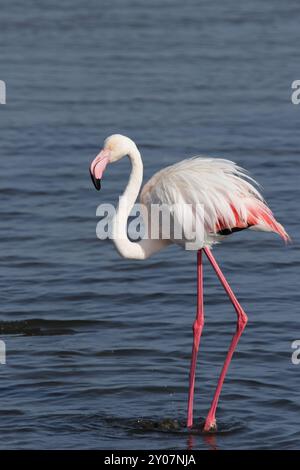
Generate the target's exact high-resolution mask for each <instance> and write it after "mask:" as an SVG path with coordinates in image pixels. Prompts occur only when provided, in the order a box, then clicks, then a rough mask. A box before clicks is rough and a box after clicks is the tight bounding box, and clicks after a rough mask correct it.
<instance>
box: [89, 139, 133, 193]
mask: <svg viewBox="0 0 300 470" xmlns="http://www.w3.org/2000/svg"><path fill="white" fill-rule="evenodd" d="M133 148H136V145H135V143H134V142H133V141H132V140H131V139H129V137H125V136H124V135H120V134H113V135H111V136H110V137H107V139H105V141H104V146H103V149H102V150H101V151H100V152H99V153H98V155H97V156H96V158H94V160H93V161H92V163H91V165H90V174H91V178H92V181H93V183H94V186H95V188H96V189H97V191H99V190H100V189H101V179H102V175H103V173H104V170H105V168H106V166H107V164H108V163H113V162H117V161H118V160H120V159H121V158H123V157H124V156H125V155H129V154H130V153H131V151H132V150H133Z"/></svg>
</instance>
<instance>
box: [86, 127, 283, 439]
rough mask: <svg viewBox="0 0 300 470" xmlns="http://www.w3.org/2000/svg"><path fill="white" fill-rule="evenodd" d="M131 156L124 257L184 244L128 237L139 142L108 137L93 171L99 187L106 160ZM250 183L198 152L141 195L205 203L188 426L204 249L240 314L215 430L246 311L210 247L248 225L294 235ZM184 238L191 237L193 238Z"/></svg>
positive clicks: (117, 231) (121, 218)
mask: <svg viewBox="0 0 300 470" xmlns="http://www.w3.org/2000/svg"><path fill="white" fill-rule="evenodd" d="M126 155H127V156H128V157H129V160H130V162H131V173H130V178H129V181H128V184H127V186H126V189H125V191H124V193H123V195H122V197H120V201H119V205H118V209H117V212H116V215H115V217H114V221H113V227H114V228H113V240H114V243H115V246H116V248H117V250H118V252H119V253H120V255H121V256H123V257H124V258H130V259H140V260H142V259H146V258H148V257H149V256H151V255H152V254H153V253H156V252H157V251H159V250H160V249H162V248H164V247H166V246H168V245H169V244H171V243H176V244H181V245H182V240H181V241H179V240H177V239H172V238H170V239H168V240H164V239H159V240H153V239H149V238H148V239H143V240H141V241H139V242H132V241H130V240H129V239H128V236H127V219H128V216H129V214H130V212H131V210H132V207H133V205H134V203H135V202H136V199H137V196H138V194H139V191H140V188H141V185H142V179H143V163H142V158H141V154H140V152H139V150H138V148H137V146H136V145H135V143H134V142H133V141H132V140H131V139H129V138H128V137H125V136H122V135H119V134H115V135H112V136H110V137H108V138H107V139H106V140H105V142H104V147H103V149H102V150H101V152H100V153H99V154H98V155H97V157H96V158H95V159H94V160H93V162H92V163H91V166H90V173H91V177H92V180H93V183H94V185H95V187H96V189H97V190H99V189H100V187H101V178H102V174H103V172H104V170H105V167H106V165H107V164H108V163H113V162H116V161H118V160H120V159H121V158H123V157H124V156H126ZM251 183H255V182H254V180H252V179H251V178H250V177H249V176H247V175H246V173H245V171H244V170H243V169H242V168H239V167H238V166H237V165H236V164H235V163H233V162H231V161H228V160H224V159H212V158H203V157H194V158H191V159H187V160H183V161H181V162H179V163H177V164H175V165H172V166H169V167H167V168H164V169H163V170H161V171H159V172H158V173H156V174H155V175H154V176H152V178H151V179H150V180H149V181H148V182H147V183H146V185H145V186H144V187H143V189H142V191H141V196H140V200H141V202H142V204H144V205H145V206H146V207H148V208H150V206H151V204H161V205H163V204H167V205H168V206H174V205H176V206H177V207H178V205H179V207H180V205H182V204H183V203H186V204H192V206H193V207H196V205H197V204H198V205H199V204H202V205H203V207H204V213H202V214H203V219H202V222H203V226H204V234H203V237H202V239H201V243H200V244H198V246H197V247H196V248H195V249H197V250H198V253H197V274H198V282H197V313H196V319H195V322H194V324H193V334H194V341H193V349H192V359H191V366H190V380H189V398H188V415H187V426H188V427H192V425H193V400H194V385H195V368H196V360H197V353H198V349H199V344H200V337H201V333H202V329H203V324H204V310H203V283H202V279H203V276H202V252H204V253H205V255H206V256H207V258H208V260H209V261H210V263H211V265H212V266H213V268H214V270H215V272H216V274H217V276H218V278H219V280H220V281H221V283H222V285H223V287H224V289H225V291H226V292H227V294H228V296H229V298H230V300H231V302H232V304H233V306H234V308H235V310H236V313H237V327H236V332H235V334H234V335H233V338H232V341H231V344H230V347H229V350H228V353H227V356H226V359H225V362H224V365H223V369H222V371H221V374H220V378H219V381H218V385H217V388H216V392H215V394H214V397H213V400H212V404H211V407H210V410H209V412H208V415H207V418H206V421H205V425H204V430H205V431H213V430H214V429H216V416H215V415H216V408H217V404H218V400H219V396H220V393H221V389H222V385H223V382H224V379H225V375H226V372H227V369H228V367H229V364H230V361H231V358H232V355H233V353H234V350H235V348H236V346H237V343H238V341H239V338H240V336H241V334H242V332H243V330H244V328H245V326H246V323H247V315H246V314H245V312H244V310H243V309H242V307H241V305H240V304H239V302H238V300H237V298H236V297H235V295H234V293H233V291H232V290H231V288H230V286H229V284H228V282H227V281H226V279H225V277H224V275H223V273H222V271H221V269H220V267H219V266H218V264H217V262H216V260H215V258H214V256H213V255H212V252H211V246H212V245H213V244H215V243H217V242H219V241H220V240H222V239H224V238H226V236H228V235H229V234H231V233H233V232H235V231H239V230H243V229H247V228H250V229H252V230H261V231H266V232H276V233H278V234H279V235H280V236H281V237H282V238H283V239H284V240H285V241H286V242H287V241H288V240H289V236H288V234H287V233H286V231H285V229H284V228H283V226H282V225H280V224H279V223H278V222H277V221H276V220H275V218H274V216H273V214H272V212H271V210H270V209H269V207H268V206H267V205H266V203H265V202H264V200H263V198H262V196H261V194H260V193H259V192H258V190H257V189H256V188H255V187H254V186H253V184H251ZM193 216H194V217H195V218H196V217H197V216H198V214H197V210H194V212H193ZM179 220H180V221H181V222H182V224H184V219H183V218H180V216H179ZM185 228H186V232H188V231H189V228H190V227H183V234H184V233H185ZM183 241H184V242H185V241H186V242H188V241H190V238H187V239H186V240H183Z"/></svg>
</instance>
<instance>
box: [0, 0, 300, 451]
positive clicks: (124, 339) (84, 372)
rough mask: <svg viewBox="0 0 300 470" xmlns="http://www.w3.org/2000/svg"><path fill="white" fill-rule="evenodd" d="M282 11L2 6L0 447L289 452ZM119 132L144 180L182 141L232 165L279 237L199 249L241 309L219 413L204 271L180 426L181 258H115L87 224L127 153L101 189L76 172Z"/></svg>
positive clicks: (293, 334)
mask: <svg viewBox="0 0 300 470" xmlns="http://www.w3.org/2000/svg"><path fill="white" fill-rule="evenodd" d="M299 13H300V6H299V3H298V2H297V1H296V0H294V1H293V0H290V1H288V2H285V3H284V4H283V3H282V2H280V1H279V0H276V1H273V2H272V3H269V4H266V3H264V4H262V3H261V2H260V1H258V0H252V1H251V2H248V3H247V4H245V3H241V2H238V1H233V0H230V1H227V2H217V3H215V2H214V3H212V2H209V1H203V2H201V3H199V2H198V1H196V0H194V1H189V2H186V3H185V4H184V5H183V4H182V2H180V1H179V0H176V1H175V0H173V1H165V2H159V1H158V0H156V1H149V2H139V1H137V0H135V1H133V0H132V1H127V2H124V1H123V0H122V1H121V0H118V1H111V0H110V1H108V0H107V1H102V2H98V1H96V0H90V1H88V2H84V3H83V2H79V1H78V0H72V1H71V0H66V1H64V2H58V1H53V2H39V3H37V2H34V1H32V0H31V1H28V2H26V5H25V3H24V2H21V1H20V0H11V1H10V2H9V3H7V4H6V6H5V7H3V8H2V11H1V17H0V30H1V44H0V50H1V72H0V79H1V80H5V81H6V83H7V105H6V106H1V107H0V129H1V130H0V133H1V175H0V178H1V180H0V193H1V219H0V236H1V249H2V250H1V278H0V292H1V323H0V337H1V339H2V340H5V342H6V346H7V364H6V365H5V366H4V365H1V367H0V374H1V381H0V404H1V406H0V415H1V420H0V432H1V441H0V442H1V444H0V447H1V448H2V449H14V448H18V449H28V448H35V449H55V448H59V449H77V448H82V449H96V448H98V449H103V448H108V449H114V448H119V449H134V448H146V449H153V448H160V449H187V448H191V449H210V448H217V449H232V448H235V449H244V448H251V449H254V448H255V449H257V448H266V449H274V448H282V449H295V448H299V444H300V420H299V415H300V414H299V411H300V396H299V380H300V366H296V365H293V364H292V362H291V353H292V349H291V343H292V341H293V340H295V339H299V338H300V331H299V325H300V323H299V309H298V308H297V304H299V287H298V283H297V277H298V273H299V266H300V256H299V249H298V246H299V245H298V242H299V236H298V234H299V221H298V220H299V218H298V212H299V211H298V201H299V196H300V193H299V174H298V168H299V147H300V134H299V123H300V107H297V106H295V105H292V104H291V100H290V95H291V89H290V86H291V83H292V81H293V80H295V79H299V78H300V77H299V67H298V61H297V57H298V43H299V21H298V17H299ZM113 132H121V133H124V134H127V135H129V136H131V137H132V138H134V139H135V140H136V142H137V143H138V145H139V146H140V149H141V151H142V154H143V156H144V164H145V177H146V178H148V177H150V176H151V175H152V174H153V173H154V172H155V171H156V170H158V169H159V168H161V167H163V166H165V165H167V164H170V163H173V162H176V161H179V160H180V159H182V158H184V157H186V156H190V155H194V154H197V153H207V154H209V155H214V156H219V157H225V158H232V159H233V160H235V161H236V162H238V163H239V164H240V165H243V166H245V167H246V168H248V169H249V170H250V171H251V173H252V174H253V175H254V177H255V178H257V179H258V180H259V181H260V183H261V184H262V185H263V187H264V194H265V196H266V199H267V200H268V202H269V203H270V206H271V207H272V209H273V210H274V212H275V214H276V216H277V217H278V219H279V220H280V221H281V222H282V223H283V224H284V225H285V226H286V228H287V230H288V232H289V233H290V235H291V236H292V237H293V239H294V244H293V245H292V246H290V247H288V248H285V246H284V245H283V244H282V243H281V241H280V240H279V239H278V238H277V237H276V236H275V235H271V234H260V233H253V232H252V233H251V232H249V233H239V234H236V235H234V236H232V238H231V239H230V240H227V241H226V243H224V244H223V245H222V246H220V247H216V249H215V250H214V252H215V256H216V257H217V259H218V260H219V261H220V264H221V266H222V267H223V268H224V272H225V273H226V274H227V275H228V279H229V280H230V282H231V283H232V287H233V288H234V290H235V291H236V293H237V295H238V297H239V299H240V301H241V303H242V304H243V306H244V308H245V310H246V312H247V313H248V315H249V323H248V326H247V329H246V331H245V333H244V335H243V336H242V339H241V342H240V344H239V347H238V351H237V353H236V355H235V357H234V360H233V362H232V365H231V367H230V370H229V374H228V377H227V379H226V382H225V385H224V388H223V392H222V395H221V401H220V406H219V409H218V414H217V418H218V423H219V432H218V433H217V434H215V435H214V436H205V435H203V434H202V432H201V426H202V423H203V420H204V418H205V416H206V413H207V411H208V408H209V404H210V401H211V399H212V394H213V391H214V387H215V385H216V381H217V376H218V373H219V372H220V368H221V364H222V361H223V359H224V357H225V352H226V350H227V348H228V345H229V342H230V337H231V334H232V333H233V332H234V329H235V323H234V322H235V314H234V311H233V310H232V307H231V305H230V304H229V302H228V300H227V299H226V297H225V295H224V293H223V291H222V288H221V287H220V286H219V283H218V281H217V279H216V278H215V276H214V274H213V272H212V269H211V268H210V267H209V266H208V265H207V263H206V264H205V268H204V269H205V314H206V324H205V329H204V333H203V339H202V342H201V349H200V354H199V362H198V371H197V383H196V401H195V414H196V421H195V430H194V431H193V432H192V433H190V432H187V431H186V429H185V428H184V420H185V414H186V401H187V387H188V368H189V359H190V352H191V342H192V334H191V325H192V322H193V319H194V315H195V301H196V298H195V288H196V278H195V253H187V252H183V251H181V250H180V249H179V248H177V247H173V248H170V249H169V250H166V252H162V253H160V254H158V255H156V256H155V257H153V258H152V259H150V260H147V261H146V262H136V261H127V260H122V259H120V258H119V257H118V255H117V253H116V252H115V250H114V248H113V246H112V244H111V243H110V242H108V241H107V242H101V241H100V240H97V238H96V236H95V228H96V224H97V221H98V219H97V217H96V215H95V210H96V206H97V205H98V204H99V203H100V202H112V203H115V202H116V201H117V197H118V195H119V193H120V192H121V191H122V189H123V187H124V185H125V184H126V181H127V178H128V171H129V167H128V162H126V161H124V162H120V163H119V164H117V165H114V166H112V167H111V168H109V170H107V172H106V175H105V179H104V181H103V189H102V191H101V193H100V194H99V193H96V191H95V190H94V188H93V187H92V184H91V181H90V178H89V175H88V165H89V163H90V161H91V159H92V158H94V156H95V155H96V153H97V152H98V151H99V149H100V148H101V145H102V141H103V139H104V138H105V137H106V136H107V135H109V134H111V133H113Z"/></svg>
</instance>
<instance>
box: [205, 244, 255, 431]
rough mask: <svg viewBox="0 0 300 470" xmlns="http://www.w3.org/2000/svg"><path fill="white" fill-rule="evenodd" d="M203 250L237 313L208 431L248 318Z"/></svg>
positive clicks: (208, 418)
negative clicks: (234, 329) (235, 324)
mask: <svg viewBox="0 0 300 470" xmlns="http://www.w3.org/2000/svg"><path fill="white" fill-rule="evenodd" d="M204 252H205V254H206V256H207V258H208V260H209V261H210V263H211V265H212V267H213V268H214V270H215V272H216V274H217V276H218V278H219V279H220V281H221V283H222V285H223V287H224V289H225V291H226V292H227V294H228V296H229V298H230V300H231V302H232V304H233V306H234V308H235V310H236V313H237V326H236V332H235V334H234V335H233V338H232V341H231V344H230V347H229V350H228V353H227V356H226V359H225V362H224V365H223V369H222V371H221V375H220V378H219V381H218V385H217V389H216V392H215V395H214V398H213V401H212V404H211V407H210V410H209V412H208V415H207V418H206V421H205V426H204V431H210V430H214V429H216V409H217V405H218V401H219V397H220V393H221V390H222V386H223V382H224V379H225V375H226V373H227V370H228V367H229V364H230V361H231V359H232V356H233V353H234V351H235V348H236V346H237V343H238V341H239V339H240V337H241V335H242V333H243V331H244V329H245V326H246V324H247V321H248V318H247V315H246V314H245V312H244V310H243V309H242V307H241V306H240V304H239V302H238V300H237V298H236V297H235V295H234V293H233V292H232V290H231V287H230V286H229V284H228V282H227V281H226V279H225V277H224V275H223V273H222V271H221V269H220V268H219V266H218V264H217V262H216V260H215V258H214V256H213V254H212V252H211V251H210V249H209V248H204Z"/></svg>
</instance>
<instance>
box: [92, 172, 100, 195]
mask: <svg viewBox="0 0 300 470" xmlns="http://www.w3.org/2000/svg"><path fill="white" fill-rule="evenodd" d="M90 175H91V180H92V181H93V185H94V186H95V188H96V189H97V191H100V189H101V180H100V179H97V178H95V177H94V175H93V174H92V172H91V171H90Z"/></svg>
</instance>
